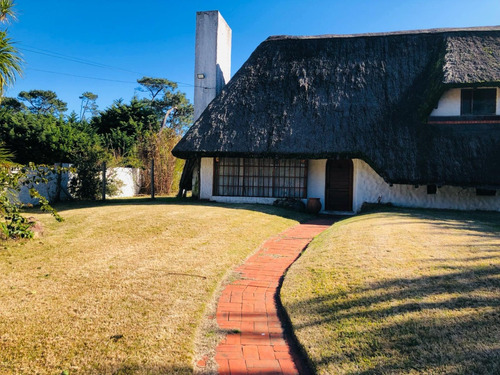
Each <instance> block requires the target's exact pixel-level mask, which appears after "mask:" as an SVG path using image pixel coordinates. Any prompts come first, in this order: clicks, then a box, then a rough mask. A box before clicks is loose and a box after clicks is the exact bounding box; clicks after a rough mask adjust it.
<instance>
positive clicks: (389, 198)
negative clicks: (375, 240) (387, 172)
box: [200, 158, 500, 212]
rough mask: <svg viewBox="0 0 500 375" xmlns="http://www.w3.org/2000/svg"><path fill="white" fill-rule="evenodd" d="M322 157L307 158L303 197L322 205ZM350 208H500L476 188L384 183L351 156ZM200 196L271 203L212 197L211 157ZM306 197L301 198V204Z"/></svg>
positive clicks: (494, 199) (499, 200)
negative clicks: (433, 188) (380, 205)
mask: <svg viewBox="0 0 500 375" xmlns="http://www.w3.org/2000/svg"><path fill="white" fill-rule="evenodd" d="M326 162H327V160H326V159H321V160H309V165H308V171H309V174H308V178H307V197H308V198H319V199H320V202H321V207H322V209H324V207H325V180H326ZM353 167H354V171H353V174H354V175H353V211H354V212H358V211H359V210H360V209H361V206H362V205H363V203H365V202H366V203H391V204H393V205H395V206H400V207H420V208H441V209H456V210H486V211H500V196H498V195H497V196H492V197H488V196H476V189H474V188H461V187H454V186H443V187H441V188H438V189H437V193H436V194H427V186H419V187H418V188H415V187H414V186H413V185H393V186H392V187H391V186H389V184H387V183H386V182H385V181H384V180H383V179H382V177H380V176H379V175H378V174H377V173H376V172H375V171H374V170H373V169H372V168H371V167H370V166H369V165H368V164H367V163H365V162H364V161H363V160H360V159H353ZM200 177H201V198H202V199H209V200H212V201H216V202H225V203H261V204H272V203H273V202H274V201H275V198H259V197H221V196H213V195H212V188H213V159H212V158H203V159H202V160H201V173H200ZM305 202H306V200H304V203H305Z"/></svg>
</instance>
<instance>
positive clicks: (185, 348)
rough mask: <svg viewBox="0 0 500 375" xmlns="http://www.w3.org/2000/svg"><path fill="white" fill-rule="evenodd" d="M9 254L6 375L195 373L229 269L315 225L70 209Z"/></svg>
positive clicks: (223, 211)
mask: <svg viewBox="0 0 500 375" xmlns="http://www.w3.org/2000/svg"><path fill="white" fill-rule="evenodd" d="M59 210H60V211H61V214H62V215H63V217H64V218H65V219H66V221H65V222H64V223H56V222H55V221H53V219H51V218H50V217H48V215H44V214H36V215H35V216H36V217H37V218H38V219H40V220H41V221H42V224H43V226H44V228H45V233H44V235H43V236H42V237H40V238H38V239H35V240H33V241H28V242H6V243H2V244H1V247H0V274H1V275H2V277H1V279H0V373H2V374H4V373H23V374H35V373H37V374H59V373H61V372H62V371H65V370H66V371H68V373H69V374H165V373H168V374H171V373H190V372H191V371H192V359H193V339H194V335H195V331H196V328H197V326H198V324H199V322H200V319H201V317H202V315H203V311H204V308H205V305H206V304H207V303H208V302H209V301H210V299H211V296H212V293H213V291H214V290H215V289H216V287H217V285H218V284H219V283H220V282H221V279H222V278H223V276H224V275H225V274H226V272H227V271H228V269H230V268H232V267H234V266H235V265H236V264H238V263H240V262H241V261H242V260H243V259H245V257H247V256H248V255H249V254H250V253H251V252H253V251H254V250H256V249H257V248H258V246H259V245H260V244H261V243H262V242H263V241H264V240H265V239H266V238H268V237H269V236H271V235H274V234H275V233H278V232H281V231H282V230H284V229H286V228H288V227H290V226H292V225H295V224H296V223H297V221H296V220H297V219H300V218H303V217H304V216H301V215H298V214H296V213H292V212H287V211H283V210H280V209H276V208H273V207H266V206H260V207H259V206H250V205H246V206H245V205H240V206H236V205H234V206H225V207H224V206H220V205H215V204H183V203H180V202H177V201H175V200H173V199H161V200H156V201H155V203H151V202H150V201H148V200H145V199H143V200H129V201H111V202H109V203H107V204H97V205H84V204H81V205H73V206H69V205H68V206H62V207H59Z"/></svg>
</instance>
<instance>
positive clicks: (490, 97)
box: [460, 88, 497, 116]
mask: <svg viewBox="0 0 500 375" xmlns="http://www.w3.org/2000/svg"><path fill="white" fill-rule="evenodd" d="M496 110H497V89H496V88H495V89H462V95H461V103H460V114H461V115H462V116H470V115H472V116H487V115H495V114H496Z"/></svg>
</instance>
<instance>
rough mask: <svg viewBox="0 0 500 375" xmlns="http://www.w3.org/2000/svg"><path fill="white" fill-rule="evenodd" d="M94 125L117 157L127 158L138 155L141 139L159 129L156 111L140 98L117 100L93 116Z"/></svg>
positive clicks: (105, 143) (106, 145)
mask: <svg viewBox="0 0 500 375" xmlns="http://www.w3.org/2000/svg"><path fill="white" fill-rule="evenodd" d="M91 126H92V128H93V129H95V131H96V133H97V134H99V135H100V136H101V139H102V140H103V145H104V146H105V147H106V148H108V149H109V150H110V151H111V152H112V153H113V155H114V156H115V158H123V157H125V158H127V159H137V154H136V146H137V143H138V141H139V139H141V138H142V137H143V135H144V134H145V133H146V132H147V131H148V130H149V129H154V131H158V129H159V124H158V121H157V118H156V114H155V112H154V111H153V110H152V109H151V108H150V107H149V106H148V105H147V104H145V103H143V102H142V101H140V100H138V99H137V98H133V99H132V100H131V102H130V104H125V103H123V101H115V102H114V103H113V105H112V106H111V107H109V108H107V109H106V110H104V111H101V112H100V113H99V115H98V116H96V117H94V118H92V121H91ZM132 164H136V163H135V162H134V163H132Z"/></svg>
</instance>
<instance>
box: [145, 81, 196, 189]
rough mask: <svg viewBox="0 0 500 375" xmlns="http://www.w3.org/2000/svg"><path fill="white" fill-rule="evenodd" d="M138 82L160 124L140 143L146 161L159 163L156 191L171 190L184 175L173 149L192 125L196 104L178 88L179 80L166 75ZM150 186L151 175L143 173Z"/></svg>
mask: <svg viewBox="0 0 500 375" xmlns="http://www.w3.org/2000/svg"><path fill="white" fill-rule="evenodd" d="M137 82H138V83H139V84H140V85H141V88H140V91H142V92H145V93H148V94H149V97H148V98H144V99H142V101H143V102H144V103H145V104H147V105H148V106H149V107H150V108H151V109H152V110H153V111H154V113H155V115H156V120H157V122H158V125H157V126H156V127H155V129H157V130H155V131H151V132H149V133H147V134H146V135H145V136H144V139H143V142H142V144H141V145H140V147H139V152H140V157H141V159H142V162H143V164H147V163H148V162H149V161H150V160H154V163H155V176H154V181H155V191H157V192H158V193H159V194H162V193H163V194H170V193H171V191H172V188H173V187H174V186H176V181H177V180H178V179H179V178H180V172H181V171H182V166H183V162H182V161H180V160H177V159H176V158H175V157H174V156H173V155H172V152H171V151H172V149H173V147H174V146H175V145H176V143H177V142H178V141H179V139H180V137H181V135H182V134H183V132H184V131H185V130H186V129H187V128H188V127H189V125H190V124H191V121H192V116H193V106H192V105H191V103H189V100H187V98H186V96H185V94H184V93H182V92H179V91H177V84H176V83H175V82H172V81H169V80H168V79H165V78H152V77H143V78H141V79H139V80H137ZM143 180H144V183H145V185H146V189H149V188H150V186H149V185H150V182H151V176H149V174H147V173H144V174H143Z"/></svg>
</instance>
